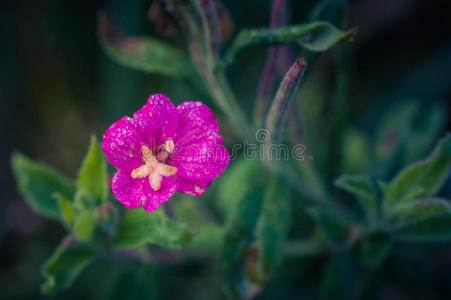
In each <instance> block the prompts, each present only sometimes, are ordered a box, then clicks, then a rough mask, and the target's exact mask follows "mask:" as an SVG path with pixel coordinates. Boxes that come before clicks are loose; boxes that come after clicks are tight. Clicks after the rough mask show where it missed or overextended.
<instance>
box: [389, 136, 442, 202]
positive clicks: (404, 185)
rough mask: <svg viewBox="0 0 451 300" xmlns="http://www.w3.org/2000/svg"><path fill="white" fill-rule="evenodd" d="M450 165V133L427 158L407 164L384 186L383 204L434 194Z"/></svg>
mask: <svg viewBox="0 0 451 300" xmlns="http://www.w3.org/2000/svg"><path fill="white" fill-rule="evenodd" d="M450 165H451V135H447V136H446V137H445V138H443V139H442V140H441V141H440V142H439V143H438V145H437V146H436V148H435V150H434V152H433V153H432V154H431V156H430V157H429V158H427V159H425V160H423V161H420V162H418V163H415V164H412V165H410V166H408V167H407V168H405V169H404V170H403V171H401V172H400V173H399V174H398V175H397V176H396V177H395V178H394V179H393V181H392V182H391V183H390V184H388V185H386V186H385V187H384V196H385V198H384V199H385V204H386V205H387V206H393V205H399V204H401V203H404V202H408V201H411V200H414V199H416V198H419V197H429V196H432V195H434V194H435V193H436V192H437V191H438V189H439V188H440V187H441V185H442V184H443V182H444V181H445V180H446V178H447V177H448V175H449V168H450Z"/></svg>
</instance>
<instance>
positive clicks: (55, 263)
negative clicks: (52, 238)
mask: <svg viewBox="0 0 451 300" xmlns="http://www.w3.org/2000/svg"><path fill="white" fill-rule="evenodd" d="M94 258H95V253H94V251H93V250H92V249H90V248H87V247H85V246H83V245H79V244H74V242H73V241H71V239H70V237H69V238H66V239H64V240H63V242H62V243H61V245H59V246H58V248H56V250H55V252H54V253H53V255H52V256H51V257H50V259H49V260H48V261H47V262H46V263H45V265H44V266H43V267H42V274H43V275H44V277H45V279H46V281H45V282H44V283H43V285H42V292H43V293H45V294H52V293H55V292H59V291H61V290H64V289H66V288H68V287H70V286H71V284H72V283H73V282H74V280H75V279H76V278H77V277H78V275H80V273H81V272H82V271H83V270H84V269H85V268H86V267H87V266H88V265H89V264H90V263H91V262H92V261H93V260H94Z"/></svg>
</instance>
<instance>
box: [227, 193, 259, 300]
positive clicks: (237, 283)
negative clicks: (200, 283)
mask: <svg viewBox="0 0 451 300" xmlns="http://www.w3.org/2000/svg"><path fill="white" fill-rule="evenodd" d="M262 203H263V191H262V189H261V188H255V189H253V190H251V191H249V192H248V193H247V195H246V196H245V197H244V198H242V199H241V201H240V202H239V203H238V206H237V207H236V210H235V213H234V214H233V216H232V218H231V219H230V222H229V223H228V226H227V228H226V231H225V234H224V248H223V266H224V273H225V277H226V285H227V289H228V291H229V293H230V294H231V295H232V296H233V297H235V298H236V297H241V298H245V299H246V297H247V296H249V295H248V293H249V292H250V290H249V289H243V288H242V287H243V286H244V285H245V286H248V287H250V286H252V285H253V284H255V283H252V282H251V281H250V280H249V278H248V277H247V276H246V271H247V269H249V268H251V269H252V268H253V267H255V264H256V263H257V258H256V257H255V255H253V252H255V251H252V249H251V245H252V243H253V242H254V240H255V232H256V227H257V224H258V220H259V217H260V212H261V208H262ZM254 250H255V249H254Z"/></svg>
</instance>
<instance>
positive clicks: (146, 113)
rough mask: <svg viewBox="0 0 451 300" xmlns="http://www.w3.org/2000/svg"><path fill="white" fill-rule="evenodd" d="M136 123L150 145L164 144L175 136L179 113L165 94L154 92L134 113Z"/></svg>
mask: <svg viewBox="0 0 451 300" xmlns="http://www.w3.org/2000/svg"><path fill="white" fill-rule="evenodd" d="M133 119H134V120H135V123H136V125H137V126H138V127H139V128H140V129H141V130H142V132H143V133H144V135H145V136H146V139H147V143H148V145H149V146H150V147H156V146H159V145H161V144H163V143H164V142H165V141H166V140H168V139H169V138H173V137H174V136H175V134H176V132H177V128H178V126H179V125H178V124H179V122H178V113H177V110H176V108H175V106H174V105H173V104H172V102H171V101H170V100H169V98H168V97H167V96H166V95H164V94H154V95H151V96H150V97H149V99H148V100H147V103H146V104H145V105H144V106H143V107H141V108H140V109H139V110H138V111H137V112H136V113H135V114H134V115H133Z"/></svg>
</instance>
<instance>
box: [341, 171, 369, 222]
mask: <svg viewBox="0 0 451 300" xmlns="http://www.w3.org/2000/svg"><path fill="white" fill-rule="evenodd" d="M335 185H336V186H337V187H339V188H341V189H342V190H344V191H346V192H348V193H350V194H352V195H354V196H355V197H356V199H357V200H358V201H359V202H360V204H361V205H362V207H363V208H364V209H365V212H366V213H367V214H368V215H369V216H373V217H374V216H375V215H376V213H377V198H376V194H375V191H374V188H373V186H372V185H371V182H370V181H369V180H368V178H366V177H365V176H362V175H341V176H340V177H338V178H337V179H336V180H335Z"/></svg>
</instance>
